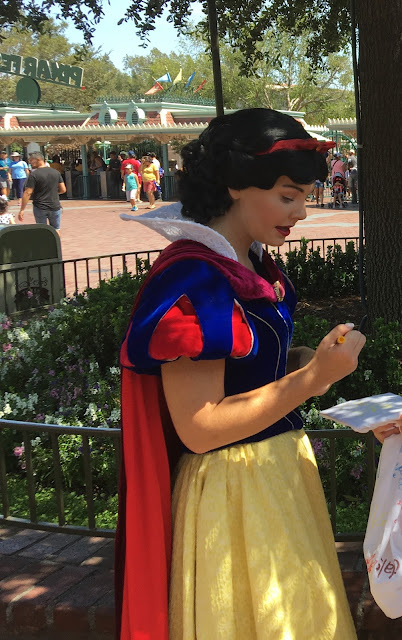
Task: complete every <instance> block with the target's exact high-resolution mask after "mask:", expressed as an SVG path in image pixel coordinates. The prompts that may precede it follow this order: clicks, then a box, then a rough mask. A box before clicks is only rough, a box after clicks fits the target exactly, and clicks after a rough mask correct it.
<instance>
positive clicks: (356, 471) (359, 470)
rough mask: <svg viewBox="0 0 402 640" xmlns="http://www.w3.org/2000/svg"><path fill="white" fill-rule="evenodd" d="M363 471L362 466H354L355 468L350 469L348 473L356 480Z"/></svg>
mask: <svg viewBox="0 0 402 640" xmlns="http://www.w3.org/2000/svg"><path fill="white" fill-rule="evenodd" d="M362 473H363V467H361V466H360V467H356V468H355V469H352V471H351V472H350V475H351V476H352V477H353V478H356V480H360V476H361V475H362Z"/></svg>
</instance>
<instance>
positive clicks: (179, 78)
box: [144, 69, 206, 96]
mask: <svg viewBox="0 0 402 640" xmlns="http://www.w3.org/2000/svg"><path fill="white" fill-rule="evenodd" d="M194 76H195V71H193V73H192V74H191V76H189V77H188V79H187V82H186V84H185V85H184V88H185V89H188V88H189V87H190V85H191V83H192V81H193V80H194ZM161 82H169V83H170V86H171V87H174V85H176V84H178V83H179V82H183V69H180V71H179V73H178V74H177V76H176V77H175V79H174V80H173V81H172V78H171V76H170V73H169V71H167V72H166V73H165V74H164V75H163V76H161V77H160V78H156V80H155V84H153V86H152V87H151V88H150V89H148V91H146V92H145V94H144V95H146V96H151V95H153V94H154V93H158V91H163V90H164V89H165V87H163V86H162V84H161ZM205 83H206V79H205V78H204V80H203V81H202V82H201V84H200V85H199V86H198V87H197V88H196V89H194V93H197V92H198V91H201V89H202V88H203V87H204V85H205ZM169 88H170V87H169Z"/></svg>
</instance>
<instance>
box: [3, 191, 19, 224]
mask: <svg viewBox="0 0 402 640" xmlns="http://www.w3.org/2000/svg"><path fill="white" fill-rule="evenodd" d="M2 224H15V220H14V216H13V214H12V213H8V198H7V196H5V195H1V196H0V225H2Z"/></svg>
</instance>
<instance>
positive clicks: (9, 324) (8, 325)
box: [1, 320, 11, 329]
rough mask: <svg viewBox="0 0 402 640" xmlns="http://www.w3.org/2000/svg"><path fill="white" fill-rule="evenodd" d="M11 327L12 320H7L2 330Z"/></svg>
mask: <svg viewBox="0 0 402 640" xmlns="http://www.w3.org/2000/svg"><path fill="white" fill-rule="evenodd" d="M10 327H11V322H10V320H6V321H5V322H3V323H2V325H1V328H2V329H9V328H10Z"/></svg>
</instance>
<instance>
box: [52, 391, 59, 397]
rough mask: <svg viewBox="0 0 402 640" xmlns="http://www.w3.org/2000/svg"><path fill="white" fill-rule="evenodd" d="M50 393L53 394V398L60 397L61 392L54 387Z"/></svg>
mask: <svg viewBox="0 0 402 640" xmlns="http://www.w3.org/2000/svg"><path fill="white" fill-rule="evenodd" d="M50 395H51V396H52V398H58V397H59V392H58V391H57V389H52V390H51V391H50Z"/></svg>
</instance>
